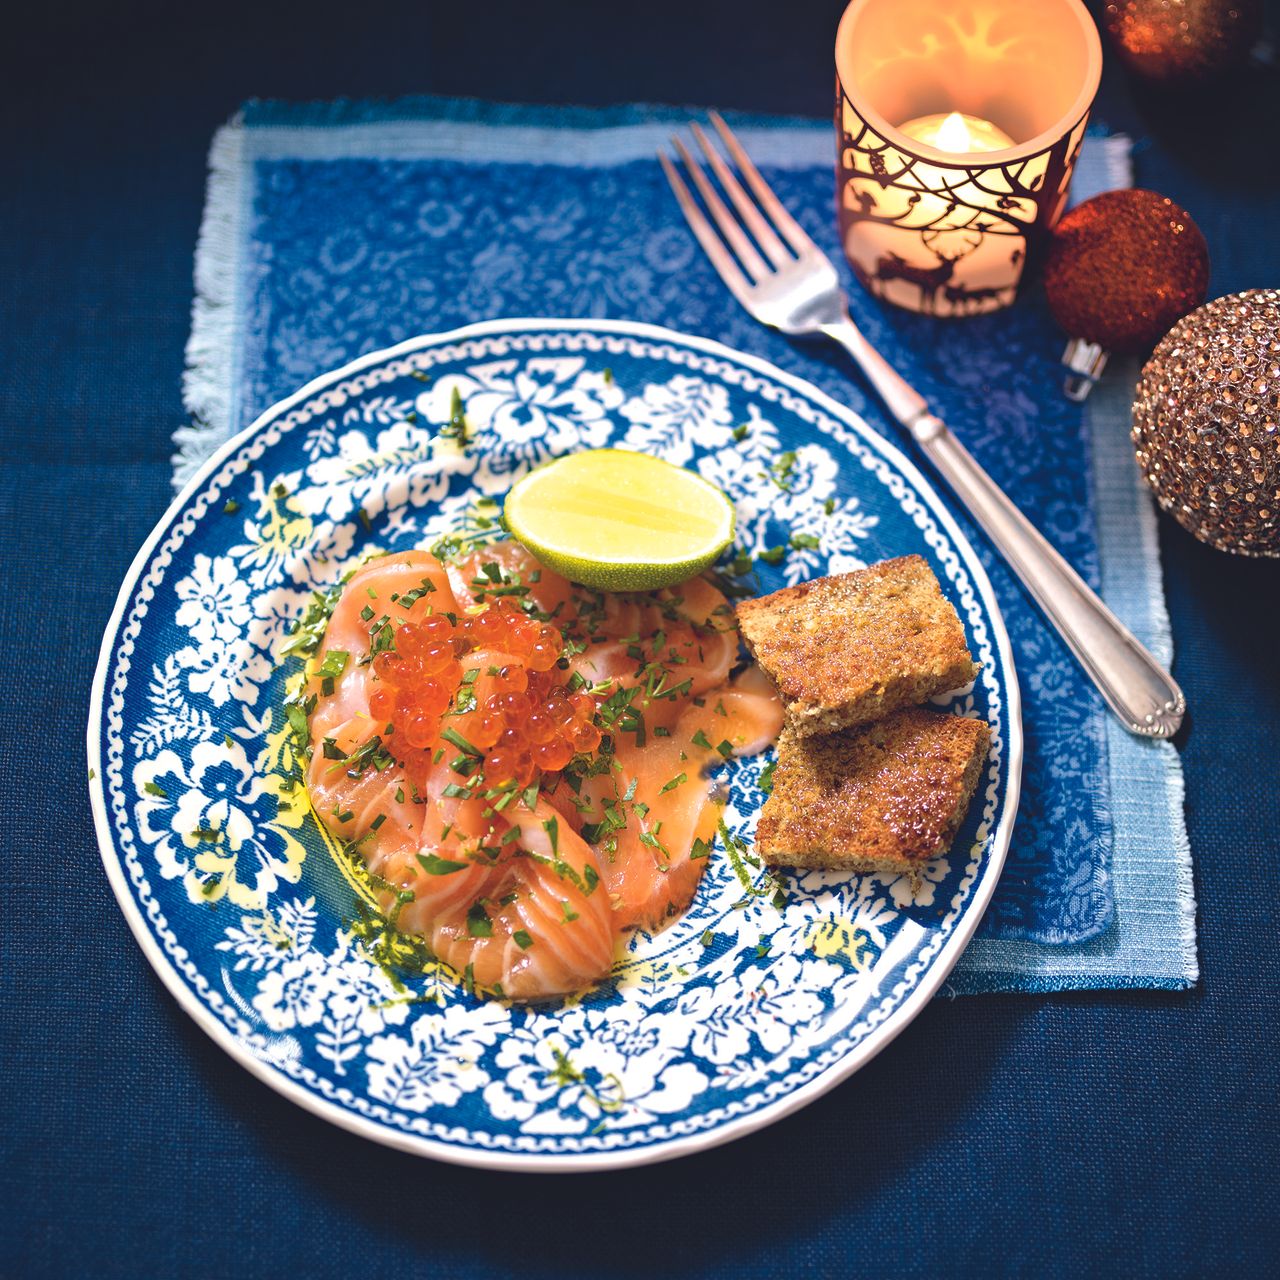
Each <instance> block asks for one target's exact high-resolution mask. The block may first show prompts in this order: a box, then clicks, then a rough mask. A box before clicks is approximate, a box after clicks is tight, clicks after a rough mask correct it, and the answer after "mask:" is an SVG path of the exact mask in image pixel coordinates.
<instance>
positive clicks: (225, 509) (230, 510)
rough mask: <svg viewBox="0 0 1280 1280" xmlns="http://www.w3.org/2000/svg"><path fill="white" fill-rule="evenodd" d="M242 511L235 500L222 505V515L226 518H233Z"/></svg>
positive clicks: (229, 499)
mask: <svg viewBox="0 0 1280 1280" xmlns="http://www.w3.org/2000/svg"><path fill="white" fill-rule="evenodd" d="M239 510H240V504H239V503H238V502H237V501H236V500H235V499H234V498H228V499H227V500H226V502H224V503H223V504H222V514H223V515H224V516H233V515H235V513H236V512H237V511H239Z"/></svg>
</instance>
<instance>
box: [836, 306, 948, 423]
mask: <svg viewBox="0 0 1280 1280" xmlns="http://www.w3.org/2000/svg"><path fill="white" fill-rule="evenodd" d="M819 327H820V329H821V331H822V332H823V333H825V334H826V335H827V337H829V338H834V339H835V340H836V341H837V342H838V343H839V344H840V345H841V346H842V347H843V348H844V349H845V350H846V351H847V352H848V353H849V355H850V356H851V357H852V358H853V362H854V364H856V365H857V366H858V368H859V369H861V370H862V373H863V376H864V377H865V378H866V379H867V381H868V382H869V383H871V385H872V386H873V387H874V388H875V391H876V394H877V395H878V396H879V397H880V399H881V400H882V401H883V402H884V406H885V408H886V409H888V410H889V412H890V413H891V414H892V415H893V416H894V417H895V418H896V419H897V420H898V422H899V424H900V425H902V426H903V427H906V428H907V429H908V430H911V429H912V428H913V427H914V426H915V424H916V422H917V421H919V420H920V419H921V418H923V417H924V416H925V415H926V414H927V413H928V411H929V405H928V402H927V401H926V400H925V398H924V396H922V395H921V394H920V393H919V392H918V391H917V390H916V389H915V388H914V387H913V386H912V385H911V384H910V383H909V382H907V380H906V379H905V378H903V377H902V376H901V375H900V374H899V373H898V372H897V370H896V369H894V368H893V366H892V365H891V364H890V363H889V362H888V361H887V360H886V359H885V358H884V356H882V355H881V354H880V353H879V352H878V351H877V350H876V349H875V347H873V346H872V345H871V343H870V342H868V341H867V339H866V338H865V337H864V336H863V333H862V330H861V329H859V328H858V326H857V325H856V324H854V322H853V320H852V318H851V317H850V315H849V313H848V312H847V311H846V312H845V314H844V316H843V318H842V319H840V320H837V321H834V322H833V323H831V324H824V325H821V326H819Z"/></svg>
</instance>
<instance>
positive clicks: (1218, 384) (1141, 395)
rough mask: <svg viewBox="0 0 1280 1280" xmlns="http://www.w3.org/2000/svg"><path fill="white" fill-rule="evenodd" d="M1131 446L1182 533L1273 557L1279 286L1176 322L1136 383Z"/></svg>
mask: <svg viewBox="0 0 1280 1280" xmlns="http://www.w3.org/2000/svg"><path fill="white" fill-rule="evenodd" d="M1133 443H1134V445H1135V446H1136V448H1137V453H1138V465H1139V466H1140V467H1141V468H1142V473H1143V475H1145V476H1146V478H1147V482H1148V483H1149V484H1150V485H1151V487H1152V489H1154V490H1155V495H1156V501H1157V502H1159V503H1160V505H1161V506H1162V507H1163V508H1164V509H1165V510H1166V511H1168V512H1169V513H1170V515H1172V516H1173V517H1174V519H1175V520H1177V521H1178V523H1179V524H1180V525H1182V526H1183V528H1185V529H1188V530H1190V531H1191V532H1192V533H1193V534H1195V536H1196V537H1197V538H1199V539H1200V540H1201V541H1202V542H1207V543H1208V544H1209V545H1210V546H1212V547H1217V548H1218V550H1220V551H1232V552H1235V553H1236V554H1237V555H1244V556H1280V289H1250V290H1248V291H1247V292H1245V293H1233V294H1228V295H1227V297H1225V298H1216V299H1215V300H1214V301H1213V302H1209V303H1206V304H1205V305H1204V306H1203V307H1199V308H1198V309H1197V310H1195V311H1193V312H1191V314H1190V315H1188V316H1184V317H1183V318H1182V319H1181V320H1179V321H1178V323H1177V324H1175V325H1174V326H1173V328H1172V329H1171V330H1170V331H1169V333H1168V334H1167V335H1166V336H1165V337H1164V338H1163V339H1162V341H1161V342H1160V344H1159V346H1157V347H1156V349H1155V351H1154V352H1153V353H1152V356H1151V359H1150V360H1148V361H1147V364H1146V366H1145V367H1144V368H1143V370H1142V377H1141V378H1140V379H1139V381H1138V389H1137V394H1136V396H1135V398H1134V402H1133Z"/></svg>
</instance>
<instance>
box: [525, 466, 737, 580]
mask: <svg viewBox="0 0 1280 1280" xmlns="http://www.w3.org/2000/svg"><path fill="white" fill-rule="evenodd" d="M503 516H504V518H505V520H506V525H507V528H508V529H510V531H511V532H512V534H513V535H514V536H515V537H517V538H518V539H519V540H520V541H521V542H523V543H524V545H525V546H526V547H528V548H529V550H530V551H532V552H533V554H534V555H535V556H536V557H537V558H538V559H539V560H541V561H542V563H543V564H545V565H546V566H547V568H548V569H554V570H555V572H556V573H559V574H563V575H564V577H566V578H570V579H572V580H573V581H574V582H581V583H583V584H584V585H585V586H588V587H596V588H597V589H599V590H601V591H652V590H654V589H655V588H657V587H670V586H673V585H674V584H675V583H677V582H685V581H687V580H688V579H689V578H692V577H693V576H694V575H695V574H697V573H701V572H702V570H703V569H705V568H706V567H707V566H708V565H709V564H711V563H712V561H714V560H715V558H716V557H717V556H718V555H719V554H720V553H721V552H722V551H723V550H724V549H725V547H727V546H728V545H729V543H730V542H732V541H733V520H734V516H733V503H732V502H730V501H729V498H728V496H727V495H726V494H725V492H724V490H722V489H718V488H716V486H715V485H713V484H710V483H709V482H708V481H706V480H704V479H703V478H702V477H701V476H699V475H696V474H695V473H694V472H692V471H685V470H684V469H683V468H681V467H675V466H672V465H671V463H669V462H663V461H662V459H661V458H651V457H650V456H649V455H648V454H645V453H628V452H627V451H626V450H623V449H589V450H585V451H584V452H582V453H571V454H568V455H567V456H565V457H563V458H557V459H555V461H553V462H548V463H547V464H546V465H545V466H541V467H539V468H538V469H537V470H536V471H531V472H530V473H529V474H528V475H527V476H525V477H524V479H523V480H520V481H519V482H518V483H517V484H516V485H515V486H514V487H513V488H512V490H511V492H510V493H509V494H508V495H507V501H506V504H505V506H504V507H503Z"/></svg>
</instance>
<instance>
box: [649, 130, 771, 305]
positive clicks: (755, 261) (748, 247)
mask: <svg viewBox="0 0 1280 1280" xmlns="http://www.w3.org/2000/svg"><path fill="white" fill-rule="evenodd" d="M671 145H672V146H673V147H675V149H676V151H677V152H679V155H680V159H681V160H683V161H684V165H685V168H686V169H688V171H689V176H690V177H691V178H692V179H693V181H694V185H695V186H697V188H698V193H699V194H700V195H701V196H702V201H703V203H704V204H705V205H706V206H707V211H708V212H709V213H710V214H711V216H712V218H714V219H715V223H716V226H718V227H719V228H720V234H721V235H722V236H724V238H725V239H726V240H727V241H728V242H729V247H730V248H731V249H732V250H733V251H734V253H736V254H737V255H738V261H739V262H741V263H742V265H743V267H744V268H745V269H746V273H747V275H749V276H750V277H751V278H752V279H753V280H754V281H756V283H757V284H758V283H759V282H760V281H761V280H763V279H764V278H765V276H767V275H769V268H768V267H767V266H765V262H764V259H763V258H762V257H761V256H760V255H759V254H758V253H757V252H756V247H755V245H753V244H752V243H751V241H750V240H748V239H747V236H746V232H744V231H743V230H742V228H741V227H740V226H738V220H737V219H736V218H735V217H734V216H733V214H731V213H730V212H729V210H728V209H727V208H726V207H725V203H724V201H723V200H721V199H720V197H719V196H718V195H717V194H716V189H715V187H713V186H712V185H711V182H710V180H709V179H708V178H707V175H706V174H705V173H703V172H702V166H701V165H700V164H699V163H698V162H697V161H696V160H695V159H694V158H693V157H692V156H691V155H690V154H689V150H688V148H687V147H686V146H685V145H684V143H683V142H681V141H680V139H679V138H677V137H673V138H672V139H671Z"/></svg>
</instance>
